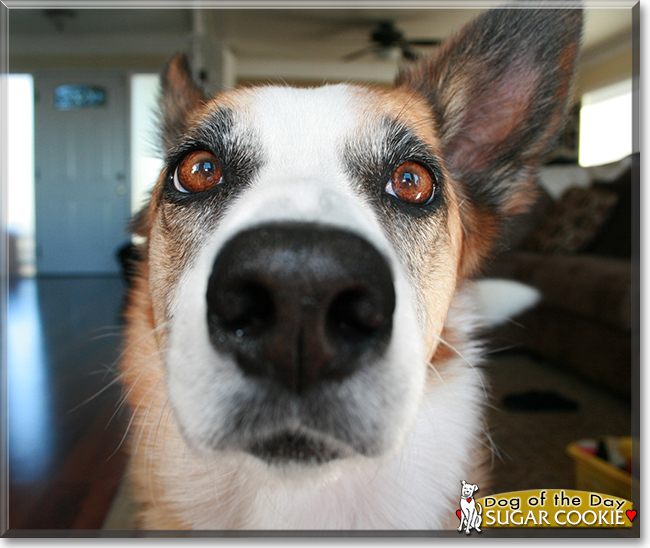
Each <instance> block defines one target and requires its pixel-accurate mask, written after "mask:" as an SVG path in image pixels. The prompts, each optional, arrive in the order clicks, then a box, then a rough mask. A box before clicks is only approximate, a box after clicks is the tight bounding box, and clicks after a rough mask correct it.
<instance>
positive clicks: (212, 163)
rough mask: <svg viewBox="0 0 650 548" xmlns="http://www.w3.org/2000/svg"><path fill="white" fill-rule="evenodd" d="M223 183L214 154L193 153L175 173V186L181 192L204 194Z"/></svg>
mask: <svg viewBox="0 0 650 548" xmlns="http://www.w3.org/2000/svg"><path fill="white" fill-rule="evenodd" d="M220 182H221V168H220V167H219V163H218V162H217V159H216V158H215V157H214V154H211V153H209V152H206V151H203V150H201V151H198V152H191V153H190V154H188V155H187V156H185V158H183V160H182V161H181V163H180V164H179V165H178V167H177V168H176V171H175V172H174V186H175V187H176V189H177V190H180V191H181V192H186V193H189V192H203V191H205V190H209V189H211V188H212V187H213V186H215V185H218V184H219V183H220Z"/></svg>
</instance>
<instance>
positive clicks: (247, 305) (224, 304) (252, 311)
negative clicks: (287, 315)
mask: <svg viewBox="0 0 650 548" xmlns="http://www.w3.org/2000/svg"><path fill="white" fill-rule="evenodd" d="M207 298H208V302H209V303H210V307H209V312H208V318H209V321H210V322H211V323H212V322H214V323H218V324H220V325H221V326H222V327H223V329H224V330H227V331H230V332H231V333H234V334H235V335H237V336H242V335H248V334H251V333H256V332H259V331H261V330H263V329H264V328H265V327H267V326H269V325H271V324H272V323H273V318H274V316H275V305H274V304H273V296H272V295H271V294H270V292H269V291H268V290H267V289H266V288H265V287H264V286H262V285H261V284H258V283H254V282H248V283H242V284H237V285H236V287H221V285H220V284H219V283H218V282H217V283H211V284H210V285H209V286H208V294H207Z"/></svg>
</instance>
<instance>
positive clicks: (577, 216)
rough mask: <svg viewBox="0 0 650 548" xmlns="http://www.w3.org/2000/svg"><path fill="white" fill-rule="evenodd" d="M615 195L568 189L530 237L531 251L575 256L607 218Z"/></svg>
mask: <svg viewBox="0 0 650 548" xmlns="http://www.w3.org/2000/svg"><path fill="white" fill-rule="evenodd" d="M617 201H618V195H617V194H616V193H615V192H611V191H608V190H603V189H600V188H599V189H596V188H577V187H573V188H569V189H567V190H566V191H565V192H564V194H562V196H561V197H560V199H559V200H558V201H557V203H556V204H555V206H554V207H553V208H552V209H551V211H550V212H549V215H548V217H547V218H546V219H545V220H544V221H543V222H542V224H541V225H540V226H539V228H538V229H537V230H536V231H535V232H534V233H533V234H532V236H531V239H530V241H529V243H528V246H527V247H528V249H529V250H531V251H541V252H544V253H575V252H577V251H580V250H581V249H584V248H585V247H586V246H588V245H589V243H590V242H591V241H592V240H593V239H594V237H595V236H596V234H598V231H599V229H600V228H601V227H602V226H603V223H604V222H605V221H606V220H607V219H608V218H609V216H610V214H611V212H612V210H613V208H614V206H615V205H616V202H617Z"/></svg>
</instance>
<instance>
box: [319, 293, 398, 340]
mask: <svg viewBox="0 0 650 548" xmlns="http://www.w3.org/2000/svg"><path fill="white" fill-rule="evenodd" d="M392 308H393V304H392V303H391V302H390V300H389V299H386V298H382V296H378V295H373V294H372V293H370V292H369V291H368V290H367V289H366V290H364V289H351V290H346V291H343V292H341V293H340V294H339V295H337V296H336V297H335V298H334V300H333V301H332V304H331V306H330V309H329V312H328V317H327V328H328V335H329V336H330V337H333V338H341V339H345V340H349V341H355V340H364V339H365V338H367V337H369V336H372V335H373V334H374V333H375V332H377V331H379V330H381V329H382V328H389V327H390V325H391V320H392Z"/></svg>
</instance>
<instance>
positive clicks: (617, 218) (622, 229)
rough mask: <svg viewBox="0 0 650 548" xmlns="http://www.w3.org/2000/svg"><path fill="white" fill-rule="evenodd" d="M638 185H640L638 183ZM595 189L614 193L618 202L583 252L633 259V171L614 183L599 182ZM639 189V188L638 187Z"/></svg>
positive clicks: (628, 171)
mask: <svg viewBox="0 0 650 548" xmlns="http://www.w3.org/2000/svg"><path fill="white" fill-rule="evenodd" d="M637 184H638V183H637ZM593 187H594V188H596V189H599V190H605V191H608V192H614V193H616V195H617V196H618V201H617V203H616V206H615V207H614V210H613V212H612V214H611V215H610V216H609V218H608V219H607V220H606V221H605V222H604V223H603V226H602V227H601V229H600V230H599V232H598V234H596V236H595V237H594V239H593V240H592V241H591V242H590V243H589V245H588V246H587V247H586V248H585V249H584V250H583V251H584V252H587V253H597V254H601V255H612V256H614V257H627V258H628V259H629V258H631V257H632V201H633V200H632V169H631V168H630V169H628V170H626V171H625V172H623V173H622V174H621V175H620V176H619V177H618V178H617V179H616V180H614V181H612V182H600V181H597V182H595V183H594V185H593ZM637 189H638V187H637Z"/></svg>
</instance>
